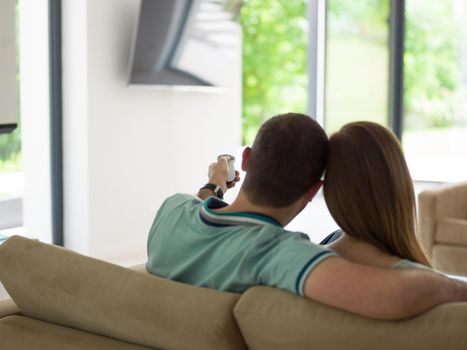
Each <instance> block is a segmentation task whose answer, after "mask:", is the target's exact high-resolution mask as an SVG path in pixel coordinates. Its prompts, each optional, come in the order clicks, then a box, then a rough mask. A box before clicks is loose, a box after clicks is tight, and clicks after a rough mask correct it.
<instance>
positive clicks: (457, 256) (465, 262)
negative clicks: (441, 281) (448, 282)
mask: <svg viewBox="0 0 467 350" xmlns="http://www.w3.org/2000/svg"><path fill="white" fill-rule="evenodd" d="M431 260H432V263H433V266H434V267H435V268H436V269H438V270H440V271H443V272H447V273H453V274H459V275H467V247H464V246H455V245H452V244H439V243H438V244H435V245H434V246H433V253H432V258H431Z"/></svg>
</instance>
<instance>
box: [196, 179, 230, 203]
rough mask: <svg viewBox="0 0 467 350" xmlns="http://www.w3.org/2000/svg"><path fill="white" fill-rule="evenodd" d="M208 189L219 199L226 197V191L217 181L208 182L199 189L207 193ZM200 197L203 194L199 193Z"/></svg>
mask: <svg viewBox="0 0 467 350" xmlns="http://www.w3.org/2000/svg"><path fill="white" fill-rule="evenodd" d="M206 191H208V192H210V193H211V195H212V194H213V195H215V196H216V197H217V198H219V199H223V198H224V191H223V190H222V188H221V187H220V186H219V185H217V184H215V183H212V182H208V183H207V184H206V185H204V186H203V187H201V188H200V190H199V194H200V193H201V192H203V193H205V192H206ZM198 196H199V197H200V198H201V196H200V195H198Z"/></svg>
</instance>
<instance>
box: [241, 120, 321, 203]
mask: <svg viewBox="0 0 467 350" xmlns="http://www.w3.org/2000/svg"><path fill="white" fill-rule="evenodd" d="M327 142H328V138H327V136H326V134H325V132H324V130H323V129H322V128H321V126H320V125H319V124H318V123H317V122H316V121H315V120H313V119H312V118H311V117H309V116H306V115H303V114H298V113H287V114H281V115H277V116H275V117H273V118H271V119H269V120H268V121H266V122H265V123H264V124H263V125H262V126H261V128H260V129H259V131H258V134H257V135H256V138H255V141H254V143H253V146H252V148H251V154H250V158H249V161H248V171H247V174H246V176H245V180H244V183H243V190H244V192H245V194H246V196H247V198H248V199H249V200H250V201H251V202H252V203H254V204H257V205H267V206H270V207H276V208H281V207H285V206H288V205H290V204H292V203H293V202H294V201H296V200H297V199H298V198H300V196H302V195H304V194H305V193H306V191H307V190H308V189H310V188H311V186H312V185H314V184H315V183H316V182H317V181H318V180H319V179H320V178H321V176H322V174H323V172H324V167H325V163H326V149H327Z"/></svg>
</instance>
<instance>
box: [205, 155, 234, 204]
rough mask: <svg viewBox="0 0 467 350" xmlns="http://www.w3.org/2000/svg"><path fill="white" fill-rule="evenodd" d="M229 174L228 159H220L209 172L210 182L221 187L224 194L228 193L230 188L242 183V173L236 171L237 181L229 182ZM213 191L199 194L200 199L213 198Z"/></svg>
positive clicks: (211, 165) (212, 164)
mask: <svg viewBox="0 0 467 350" xmlns="http://www.w3.org/2000/svg"><path fill="white" fill-rule="evenodd" d="M228 174H229V163H228V159H227V157H220V158H219V159H218V160H217V162H214V163H211V164H210V165H209V170H208V179H209V180H208V182H209V183H212V184H215V185H217V186H219V187H220V189H221V190H222V192H224V193H225V192H227V190H228V189H229V188H232V187H234V186H235V184H236V183H237V182H238V181H240V173H239V172H238V171H237V170H235V179H233V180H232V181H229V182H227V176H228ZM212 194H213V193H212V191H210V190H207V189H203V190H201V191H199V192H198V197H199V198H201V199H206V198H208V197H209V196H212Z"/></svg>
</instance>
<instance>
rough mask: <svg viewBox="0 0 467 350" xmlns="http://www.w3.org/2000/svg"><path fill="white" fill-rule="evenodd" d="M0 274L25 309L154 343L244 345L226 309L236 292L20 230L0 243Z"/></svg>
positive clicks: (175, 346)
mask: <svg viewBox="0 0 467 350" xmlns="http://www.w3.org/2000/svg"><path fill="white" fill-rule="evenodd" d="M0 280H1V281H2V283H3V284H4V286H5V288H6V290H7V291H8V293H9V294H10V296H11V298H12V299H13V300H14V301H15V303H16V305H17V306H18V308H19V309H20V311H21V313H22V314H23V315H25V316H30V317H33V318H37V319H41V320H45V321H49V322H53V323H57V324H61V325H65V326H69V327H73V328H77V329H81V330H85V331H89V332H92V333H97V334H101V335H105V336H109V337H112V338H116V339H120V340H124V341H127V342H130V343H135V344H139V345H144V346H149V347H155V348H163V349H244V348H245V345H244V342H243V339H242V337H241V335H240V333H239V331H238V328H237V325H236V323H235V320H234V318H233V315H232V309H233V306H234V305H235V303H236V302H237V300H238V298H239V295H238V294H233V293H226V292H219V291H214V290H210V289H205V288H199V287H194V286H189V285H185V284H181V283H177V282H173V281H168V280H165V279H161V278H158V277H155V276H152V275H149V274H142V273H139V272H136V271H132V270H130V269H126V268H123V267H120V266H117V265H113V264H110V263H107V262H104V261H101V260H97V259H93V258H89V257H85V256H83V255H80V254H77V253H74V252H72V251H70V250H67V249H63V248H60V247H56V246H53V245H49V244H44V243H40V242H37V241H34V240H29V239H26V238H23V237H18V236H15V237H12V238H10V239H9V240H8V241H6V242H5V243H4V244H2V245H1V246H0Z"/></svg>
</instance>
